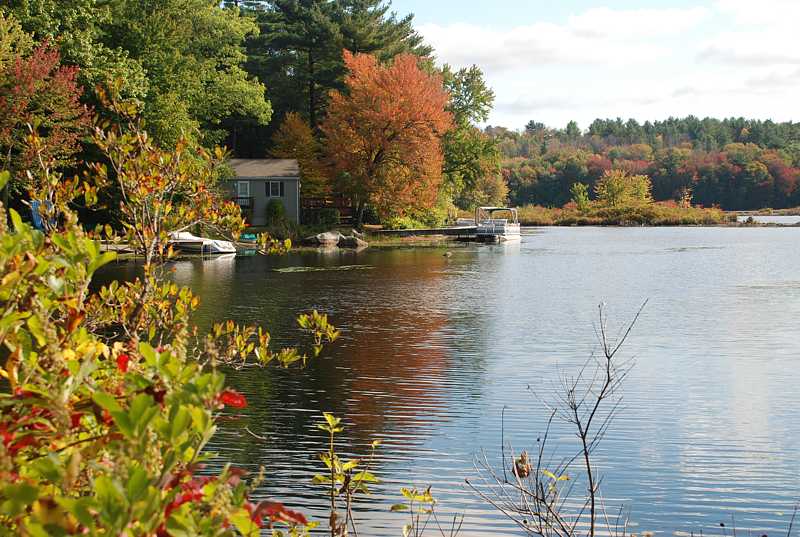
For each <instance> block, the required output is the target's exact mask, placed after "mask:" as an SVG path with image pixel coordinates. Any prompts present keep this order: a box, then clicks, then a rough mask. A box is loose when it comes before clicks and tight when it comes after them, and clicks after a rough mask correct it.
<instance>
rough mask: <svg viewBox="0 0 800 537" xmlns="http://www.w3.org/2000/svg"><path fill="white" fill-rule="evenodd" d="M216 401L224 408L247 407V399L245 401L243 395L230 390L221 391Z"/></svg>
mask: <svg viewBox="0 0 800 537" xmlns="http://www.w3.org/2000/svg"><path fill="white" fill-rule="evenodd" d="M217 401H218V402H219V403H221V404H223V405H225V406H230V407H233V408H246V407H247V399H245V397H244V395H242V394H240V393H239V392H237V391H236V390H232V389H230V388H226V389H225V390H223V391H222V392H221V393H220V394H219V396H217Z"/></svg>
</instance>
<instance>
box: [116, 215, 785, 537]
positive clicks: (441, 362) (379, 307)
mask: <svg viewBox="0 0 800 537" xmlns="http://www.w3.org/2000/svg"><path fill="white" fill-rule="evenodd" d="M798 233H800V230H798V229H796V228H791V229H790V228H787V229H757V230H754V229H747V228H735V229H720V228H630V229H604V228H580V229H574V228H552V229H546V230H540V231H538V232H537V233H536V234H535V235H530V234H527V235H526V236H525V237H524V240H523V242H522V244H521V245H519V244H518V245H516V246H514V247H511V248H504V247H478V246H468V247H465V248H459V249H458V251H457V255H453V256H452V257H449V258H447V257H444V256H442V253H443V252H444V251H445V249H437V248H432V249H428V248H420V249H400V250H391V249H386V250H366V251H362V252H359V253H357V254H356V253H345V254H341V255H337V256H334V257H328V256H322V255H319V254H316V253H301V254H291V255H290V256H288V257H286V258H279V259H275V258H258V257H250V258H238V259H236V260H235V262H233V263H224V264H218V265H209V264H203V263H201V262H198V261H188V262H181V264H180V266H179V267H178V268H179V269H180V270H176V275H175V277H176V280H178V281H180V282H181V283H185V284H189V285H191V286H192V287H193V288H194V289H195V291H196V292H198V293H199V294H200V296H201V297H202V299H203V305H202V306H201V310H200V312H199V314H198V318H199V321H200V322H201V324H202V325H204V326H208V325H209V324H210V323H211V322H212V321H215V320H220V319H225V318H230V317H233V318H234V320H237V321H241V322H248V323H260V324H263V325H264V326H267V327H269V328H270V329H271V330H272V332H273V336H274V341H275V344H276V345H278V346H282V345H288V344H291V343H292V342H294V341H295V340H296V339H297V338H298V337H299V336H300V333H299V332H298V330H297V329H296V327H295V326H294V324H293V322H292V320H291V316H292V315H293V314H296V313H299V312H302V311H307V310H308V309H310V308H317V309H319V310H320V311H324V312H326V313H329V314H330V316H331V318H332V320H333V322H334V323H335V324H336V325H337V326H338V327H340V328H341V329H342V337H341V340H340V341H339V342H338V343H337V344H336V345H334V346H332V347H330V348H329V349H328V350H327V351H326V357H325V358H322V359H318V360H314V361H313V362H312V363H311V364H310V366H309V367H308V368H307V369H306V370H305V371H302V372H289V371H283V370H258V369H248V370H244V371H231V372H230V373H229V382H230V383H231V384H232V385H233V386H234V387H236V388H237V389H238V390H240V391H242V392H244V393H245V394H246V395H247V398H248V401H249V403H250V405H249V407H248V408H247V409H246V410H245V411H244V412H242V413H241V416H239V417H238V419H236V420H229V421H223V422H222V423H221V424H220V431H219V433H218V434H217V435H216V436H215V437H214V439H213V441H212V443H211V445H210V446H209V449H210V450H212V451H216V452H218V453H220V457H219V458H218V459H217V460H216V462H215V463H213V464H212V467H211V468H210V470H214V469H215V468H219V467H220V466H221V465H222V464H224V463H225V462H231V463H233V464H235V465H238V466H242V467H245V468H248V469H251V470H254V471H255V470H257V469H258V467H259V466H261V465H264V466H265V467H266V469H267V480H266V481H265V483H264V485H263V486H262V487H261V488H259V490H258V491H257V493H256V496H257V497H258V498H262V497H274V498H280V499H282V500H285V501H286V502H287V503H288V504H289V505H291V506H293V507H302V508H303V509H304V510H306V511H307V512H309V513H311V514H312V515H313V516H315V517H316V518H317V519H319V520H324V519H325V516H326V514H325V499H324V497H323V494H322V491H321V490H319V488H317V487H315V486H314V485H312V484H311V478H312V476H313V475H314V474H315V473H317V472H319V471H320V468H321V466H320V463H319V462H318V459H317V458H316V455H317V454H318V452H319V451H321V450H323V449H324V445H325V439H324V436H323V433H322V432H321V431H319V430H318V429H316V427H315V423H316V421H317V420H318V419H319V417H320V414H321V412H323V411H332V412H334V413H336V414H338V415H341V416H344V417H345V423H346V430H345V432H344V433H343V434H342V435H341V438H340V442H339V445H338V448H337V449H340V450H341V452H342V454H344V455H345V456H348V457H350V456H353V457H358V456H363V455H364V454H365V453H367V452H368V450H369V447H368V446H369V443H370V441H371V440H372V439H380V440H381V441H382V445H381V447H380V448H379V450H378V455H377V458H376V460H375V462H374V470H375V472H376V473H377V474H378V475H379V476H380V478H381V479H382V483H381V484H379V485H377V486H376V487H375V489H374V494H373V495H372V496H371V497H369V498H367V499H363V500H360V501H359V502H358V503H357V505H356V516H357V518H358V520H359V521H360V522H361V524H362V531H361V534H362V535H370V536H383V535H387V536H388V535H399V529H400V527H401V526H402V524H403V523H404V520H405V519H404V517H403V516H402V515H401V514H397V513H390V512H389V511H388V506H389V505H391V504H392V503H396V502H397V501H399V494H398V489H399V487H401V486H407V485H416V486H418V487H425V486H427V485H428V484H431V485H432V486H433V492H434V494H435V495H436V496H437V497H438V498H439V499H440V502H441V509H442V512H443V514H447V515H450V514H452V513H454V512H462V513H464V514H465V516H466V519H465V523H464V524H465V525H464V533H463V535H468V536H470V535H498V536H505V535H516V534H519V531H518V529H515V527H514V526H513V525H512V524H510V523H509V522H508V521H507V520H505V519H504V518H503V517H502V516H501V515H500V514H498V513H497V512H496V511H494V510H493V509H491V508H489V507H488V506H487V505H486V504H484V503H483V502H481V501H479V499H478V498H477V497H476V495H475V494H474V493H473V492H472V491H471V490H470V489H468V488H467V487H466V486H465V484H464V480H465V479H466V478H469V479H476V477H477V476H476V473H477V472H476V469H475V457H476V456H479V455H480V454H481V451H482V450H485V454H486V457H488V459H489V460H490V461H491V462H492V463H493V464H499V461H500V460H501V454H500V443H501V436H500V432H501V420H500V416H501V413H502V412H503V408H505V419H504V420H503V421H504V423H503V428H504V431H505V438H506V441H507V442H508V443H511V444H513V446H514V449H515V450H517V451H519V450H521V449H523V448H527V449H535V446H536V441H537V438H540V437H541V434H542V431H543V429H544V426H545V422H546V419H547V416H548V412H547V411H546V409H545V408H544V406H543V405H542V403H541V401H540V399H549V398H550V396H551V395H552V391H553V389H554V386H557V384H558V378H559V376H558V375H559V373H558V372H559V370H561V371H574V370H575V368H577V367H580V366H581V364H583V363H584V362H585V360H586V359H587V357H588V356H590V355H591V353H592V352H593V351H596V350H597V348H596V341H595V339H594V337H595V336H594V330H593V326H594V324H596V311H597V309H596V307H597V304H598V303H599V302H600V301H606V302H607V303H608V305H609V306H608V307H609V311H608V313H609V318H610V319H611V320H612V322H613V324H615V325H616V326H619V325H622V324H624V322H625V321H627V320H628V319H630V318H631V317H632V315H633V314H634V313H635V311H636V310H637V309H638V307H639V305H640V304H641V303H642V301H643V300H644V299H646V298H649V299H650V302H649V304H648V306H647V308H646V309H645V311H644V313H643V316H642V317H641V319H640V321H639V323H638V325H637V326H636V328H635V329H634V332H633V335H632V337H631V339H630V340H629V342H628V346H627V347H626V348H625V350H624V351H623V352H624V353H625V356H626V358H634V360H635V367H634V368H633V370H632V372H631V374H630V377H629V378H628V379H627V381H626V383H625V385H624V388H623V392H624V398H623V402H622V406H621V408H620V413H619V416H618V418H617V420H616V421H615V422H614V424H613V425H612V427H611V428H610V429H609V431H608V435H607V437H606V438H605V440H604V442H603V443H601V444H600V445H599V446H598V448H597V451H596V453H595V457H596V462H597V467H598V469H599V471H600V472H601V473H602V474H603V476H604V478H603V484H602V487H603V491H604V493H605V495H606V502H607V504H608V505H609V506H614V508H615V509H618V508H619V506H620V504H624V506H625V508H626V509H627V508H630V510H631V516H632V519H633V521H634V522H635V525H634V526H632V527H634V528H636V529H637V531H645V530H647V531H657V532H663V533H665V534H671V533H673V532H678V534H686V535H691V534H692V532H694V534H695V535H697V534H699V533H700V531H702V532H703V533H704V534H720V526H719V523H720V522H725V523H726V524H728V527H730V522H731V518H732V517H733V518H734V519H735V522H736V525H737V528H738V529H739V531H742V532H743V531H752V532H756V531H758V532H761V533H759V535H760V534H762V533H767V534H769V535H772V534H774V533H775V532H777V531H780V532H785V531H786V529H787V527H788V523H789V520H790V518H791V512H792V508H793V505H794V503H795V501H796V500H797V498H798V491H800V487H798V476H799V475H800V472H798V470H800V451H799V450H800V443H798V442H797V439H798V438H800V434H799V433H800V412H798V410H800V391H798V390H797V389H796V386H797V383H798V376H799V373H798V368H797V360H798V351H797V348H798V345H797V328H796V327H797V319H798V314H800V293H797V292H796V291H797V289H799V288H800V287H799V285H800V284H798V280H797V267H798V266H800V249H798V248H797V247H796V245H797V244H798V239H799V238H800V235H798ZM298 267H299V268H298ZM367 269H368V270H367ZM111 270H113V267H112V268H111ZM121 270H124V269H121ZM276 270H277V272H276ZM299 270H302V272H299ZM111 275H113V274H111ZM245 427H247V429H249V430H250V431H252V432H253V433H254V434H256V435H258V436H260V437H265V438H266V439H267V440H266V441H261V440H258V439H256V438H255V437H253V436H252V435H250V434H249V433H248V432H247V431H245ZM550 442H551V446H552V447H553V448H554V449H556V450H558V453H555V454H553V456H552V457H551V458H548V459H547V461H548V463H552V464H556V463H557V461H558V460H560V457H561V456H563V455H564V454H567V453H572V452H573V450H574V449H575V448H576V444H575V437H574V434H572V432H571V431H570V430H569V429H568V428H567V427H566V426H565V424H563V423H556V424H554V428H553V431H552V432H551V436H550ZM498 469H499V467H498ZM576 490H578V488H576Z"/></svg>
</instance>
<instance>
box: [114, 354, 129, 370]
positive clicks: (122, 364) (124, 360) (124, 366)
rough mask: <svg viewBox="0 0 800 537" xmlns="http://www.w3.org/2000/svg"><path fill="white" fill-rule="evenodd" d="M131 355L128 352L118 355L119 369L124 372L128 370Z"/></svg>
mask: <svg viewBox="0 0 800 537" xmlns="http://www.w3.org/2000/svg"><path fill="white" fill-rule="evenodd" d="M130 360H131V357H130V356H128V355H127V354H120V355H119V356H117V369H119V370H120V371H122V372H123V373H127V372H128V362H130Z"/></svg>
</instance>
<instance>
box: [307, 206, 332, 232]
mask: <svg viewBox="0 0 800 537" xmlns="http://www.w3.org/2000/svg"><path fill="white" fill-rule="evenodd" d="M339 217H340V214H339V209H335V208H333V207H325V208H324V209H306V210H305V211H303V224H304V225H306V226H312V227H321V228H325V229H330V228H332V227H335V226H337V225H339Z"/></svg>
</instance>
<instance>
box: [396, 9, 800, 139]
mask: <svg viewBox="0 0 800 537" xmlns="http://www.w3.org/2000/svg"><path fill="white" fill-rule="evenodd" d="M392 9H393V10H394V11H396V12H397V13H398V15H405V14H408V13H414V15H415V27H416V28H417V30H418V31H419V32H420V33H421V34H422V35H423V36H424V37H425V39H426V41H427V42H428V43H429V44H430V45H432V46H433V47H434V48H435V55H436V57H437V60H438V61H439V63H449V64H450V65H452V66H454V67H465V66H469V65H472V64H477V65H478V66H479V67H480V68H481V69H482V70H483V72H484V74H485V75H486V79H487V81H488V83H489V84H490V86H491V87H492V88H493V89H494V91H495V94H496V100H495V108H494V111H493V113H492V116H491V118H490V120H489V122H488V123H489V124H491V125H502V126H505V127H509V128H514V129H521V128H523V127H524V126H525V124H526V123H527V122H528V121H530V120H535V121H539V122H542V123H545V124H546V125H549V126H552V127H559V128H563V127H564V126H565V125H566V124H567V122H568V121H570V120H575V121H577V122H578V125H579V126H580V127H581V128H582V129H586V128H587V127H588V126H589V124H590V123H591V122H592V120H593V119H595V118H597V117H601V118H616V117H622V118H623V119H627V118H630V117H632V118H635V119H636V120H638V121H640V122H644V121H646V120H655V119H666V118H667V117H670V116H675V117H683V116H687V115H690V114H693V115H695V116H698V117H706V116H710V117H718V118H723V117H731V116H736V117H739V116H743V117H747V118H755V119H772V120H775V121H789V120H793V121H798V120H800V26H798V25H799V24H800V22H798V21H800V0H757V1H756V0H694V1H689V0H638V1H632V0H393V2H392Z"/></svg>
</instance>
